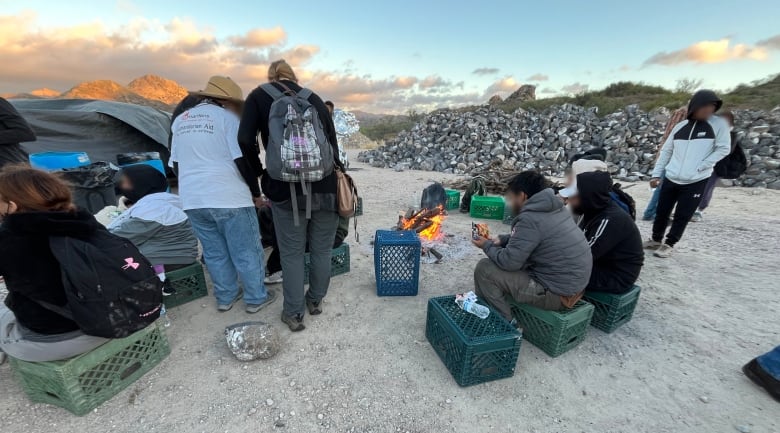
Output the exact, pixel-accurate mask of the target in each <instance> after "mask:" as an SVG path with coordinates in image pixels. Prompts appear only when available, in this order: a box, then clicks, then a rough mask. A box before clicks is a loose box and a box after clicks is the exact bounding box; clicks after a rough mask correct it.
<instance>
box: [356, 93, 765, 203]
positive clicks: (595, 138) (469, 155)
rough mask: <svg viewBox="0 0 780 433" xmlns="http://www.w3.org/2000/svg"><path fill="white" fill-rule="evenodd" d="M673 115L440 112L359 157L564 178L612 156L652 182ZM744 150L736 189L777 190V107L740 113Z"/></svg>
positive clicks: (624, 175) (634, 110) (622, 169)
mask: <svg viewBox="0 0 780 433" xmlns="http://www.w3.org/2000/svg"><path fill="white" fill-rule="evenodd" d="M669 115H670V113H669V110H667V109H664V108H661V109H656V110H653V111H651V112H643V111H641V110H639V108H638V107H636V106H629V107H626V109H624V110H621V111H618V112H615V113H612V114H609V115H606V116H604V117H599V116H598V115H597V113H596V109H594V108H591V109H588V108H583V107H579V106H576V105H571V104H565V105H562V106H555V107H550V108H548V109H546V110H544V111H541V112H538V111H526V110H522V109H518V110H517V111H515V112H513V113H505V112H504V111H502V110H500V109H497V108H494V107H490V106H484V107H480V108H478V109H476V110H475V111H473V112H465V113H463V112H457V111H453V110H439V111H435V112H433V113H431V114H429V115H427V116H426V117H425V118H423V120H422V121H420V122H419V123H418V124H416V125H415V126H414V127H413V128H412V129H411V131H403V132H401V133H400V134H399V135H398V136H397V137H396V138H395V139H393V140H391V141H389V142H387V143H386V144H385V145H384V146H382V147H380V148H378V149H376V150H370V151H365V152H361V153H360V155H359V156H358V160H359V161H361V162H366V163H369V164H371V165H372V166H374V167H388V168H396V169H398V170H403V169H406V168H410V169H416V170H428V171H440V172H445V173H456V174H466V175H469V174H472V173H473V172H478V171H480V170H482V169H483V168H484V167H485V166H496V167H501V168H502V169H504V170H525V169H538V170H540V171H542V172H543V173H545V174H547V175H551V176H561V175H563V171H564V169H565V168H566V166H567V165H568V161H569V158H571V157H572V156H573V155H574V154H576V153H579V152H582V151H585V150H588V149H590V148H592V147H603V148H604V149H606V150H607V162H608V163H609V167H610V172H612V173H613V174H614V175H616V176H617V177H618V178H620V179H622V180H626V181H638V180H642V179H648V178H649V176H648V175H649V173H650V171H652V169H653V164H654V162H655V155H656V148H657V146H658V143H659V141H660V140H661V136H662V135H663V131H664V127H665V125H666V122H667V121H668V119H669ZM736 117H737V128H736V129H737V130H738V131H740V137H741V140H740V144H741V145H742V146H743V148H744V150H745V154H746V156H747V157H748V161H749V162H750V164H751V165H750V167H749V168H748V171H747V173H746V175H745V176H743V177H742V178H741V179H739V180H738V181H737V182H736V184H738V185H743V186H757V187H770V188H773V189H780V108H776V109H775V110H772V111H771V112H766V111H751V110H740V111H738V112H737V113H736Z"/></svg>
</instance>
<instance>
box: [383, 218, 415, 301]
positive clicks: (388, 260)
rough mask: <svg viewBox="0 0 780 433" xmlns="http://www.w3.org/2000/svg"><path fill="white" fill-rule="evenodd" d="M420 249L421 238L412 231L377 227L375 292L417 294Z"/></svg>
mask: <svg viewBox="0 0 780 433" xmlns="http://www.w3.org/2000/svg"><path fill="white" fill-rule="evenodd" d="M420 252H421V245H420V238H419V237H418V236H417V233H416V232H415V231H413V230H406V231H389V230H377V232H376V236H375V239H374V272H375V273H376V294H377V296H417V292H418V287H419V282H420Z"/></svg>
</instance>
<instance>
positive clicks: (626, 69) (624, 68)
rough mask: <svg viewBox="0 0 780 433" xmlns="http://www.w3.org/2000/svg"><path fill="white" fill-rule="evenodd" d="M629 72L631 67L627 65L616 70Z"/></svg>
mask: <svg viewBox="0 0 780 433" xmlns="http://www.w3.org/2000/svg"><path fill="white" fill-rule="evenodd" d="M630 70H631V66H628V65H621V66H620V67H619V68H618V71H620V72H628V71H630Z"/></svg>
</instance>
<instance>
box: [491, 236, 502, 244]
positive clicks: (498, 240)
mask: <svg viewBox="0 0 780 433" xmlns="http://www.w3.org/2000/svg"><path fill="white" fill-rule="evenodd" d="M492 241H493V243H494V244H496V245H501V238H500V237H498V236H496V237H494V238H493V239H492Z"/></svg>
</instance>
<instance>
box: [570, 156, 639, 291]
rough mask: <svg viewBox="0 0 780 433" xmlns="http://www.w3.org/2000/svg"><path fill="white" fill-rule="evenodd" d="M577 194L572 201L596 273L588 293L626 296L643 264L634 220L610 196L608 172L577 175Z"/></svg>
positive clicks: (589, 284) (591, 280)
mask: <svg viewBox="0 0 780 433" xmlns="http://www.w3.org/2000/svg"><path fill="white" fill-rule="evenodd" d="M576 188H577V193H576V195H574V196H573V197H571V198H569V200H570V201H569V203H570V204H571V207H572V211H573V212H575V213H576V214H579V215H582V217H581V218H580V221H579V226H580V228H581V229H582V230H583V231H584V232H585V238H586V239H587V240H588V245H590V252H591V255H592V256H593V271H592V272H591V274H590V281H589V282H588V286H587V287H586V288H585V290H586V291H592V292H608V293H615V294H622V293H626V292H628V291H629V290H631V287H632V286H633V285H634V283H635V282H636V280H637V278H638V277H639V272H640V271H641V270H642V265H643V263H644V251H643V249H642V236H641V235H640V234H639V229H638V228H637V227H636V224H635V223H634V221H633V220H632V219H631V217H630V216H629V215H628V214H627V213H626V212H625V211H624V210H623V209H621V208H620V207H619V206H618V205H617V204H616V203H615V202H614V201H613V200H612V199H611V197H610V194H609V193H610V191H611V190H612V178H611V177H610V175H609V173H605V172H598V171H596V172H589V173H582V174H580V175H578V176H577V184H576Z"/></svg>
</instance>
